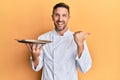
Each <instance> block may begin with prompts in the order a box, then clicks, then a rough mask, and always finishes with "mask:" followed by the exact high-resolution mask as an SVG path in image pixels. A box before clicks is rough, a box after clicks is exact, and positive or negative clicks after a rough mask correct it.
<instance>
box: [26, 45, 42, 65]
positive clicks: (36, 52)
mask: <svg viewBox="0 0 120 80" xmlns="http://www.w3.org/2000/svg"><path fill="white" fill-rule="evenodd" d="M26 46H27V48H28V49H29V51H30V54H31V56H32V60H33V63H34V66H37V65H38V63H39V56H40V52H41V50H42V48H43V46H44V44H42V45H41V46H39V45H38V44H33V43H27V44H26Z"/></svg>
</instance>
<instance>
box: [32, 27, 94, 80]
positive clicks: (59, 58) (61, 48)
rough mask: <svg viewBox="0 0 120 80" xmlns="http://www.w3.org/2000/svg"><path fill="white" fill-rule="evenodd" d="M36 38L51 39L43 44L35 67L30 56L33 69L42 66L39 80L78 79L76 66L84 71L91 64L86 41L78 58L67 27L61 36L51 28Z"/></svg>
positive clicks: (37, 69) (38, 68)
mask: <svg viewBox="0 0 120 80" xmlns="http://www.w3.org/2000/svg"><path fill="white" fill-rule="evenodd" d="M38 39H40V40H50V41H52V42H51V43H47V44H45V45H44V47H43V49H42V51H41V53H40V56H39V64H38V66H37V67H36V68H34V65H33V62H32V58H31V64H32V68H33V70H35V71H39V70H40V69H41V68H43V70H42V78H41V80H78V75H77V68H79V69H80V70H81V71H82V72H83V73H86V72H87V71H88V70H89V69H90V67H91V66H92V60H91V56H90V53H89V50H88V47H87V45H86V42H84V50H83V52H82V55H81V57H80V58H78V55H77V54H78V53H77V45H76V43H75V41H74V37H73V32H71V31H70V30H69V29H68V30H67V31H66V32H65V33H64V35H63V36H60V35H59V34H58V33H57V32H56V31H55V30H52V31H50V32H47V33H45V34H43V35H41V36H39V37H38Z"/></svg>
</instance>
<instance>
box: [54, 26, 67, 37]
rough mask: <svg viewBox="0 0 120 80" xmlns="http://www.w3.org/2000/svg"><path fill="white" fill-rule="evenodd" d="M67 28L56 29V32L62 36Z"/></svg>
mask: <svg viewBox="0 0 120 80" xmlns="http://www.w3.org/2000/svg"><path fill="white" fill-rule="evenodd" d="M67 30H68V28H67V27H66V28H65V29H64V30H62V31H58V30H56V32H57V33H58V34H59V35H60V36H63V35H64V33H65V32H66V31H67Z"/></svg>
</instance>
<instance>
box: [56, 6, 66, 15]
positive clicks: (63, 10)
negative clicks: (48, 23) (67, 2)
mask: <svg viewBox="0 0 120 80" xmlns="http://www.w3.org/2000/svg"><path fill="white" fill-rule="evenodd" d="M55 13H59V14H68V10H67V9H66V8H64V7H58V8H56V9H55V10H54V14H55Z"/></svg>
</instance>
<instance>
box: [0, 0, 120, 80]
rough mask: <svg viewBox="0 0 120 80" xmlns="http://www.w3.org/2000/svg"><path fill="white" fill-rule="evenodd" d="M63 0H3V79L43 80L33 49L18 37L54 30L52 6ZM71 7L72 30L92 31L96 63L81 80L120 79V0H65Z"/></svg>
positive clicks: (0, 43)
mask: <svg viewBox="0 0 120 80" xmlns="http://www.w3.org/2000/svg"><path fill="white" fill-rule="evenodd" d="M57 2H59V0H0V80H40V75H41V72H34V71H33V70H32V68H31V66H30V62H29V52H28V50H27V48H26V46H25V45H24V44H20V43H18V42H16V41H15V40H14V39H37V36H39V35H40V34H42V33H44V32H47V31H49V30H52V29H53V28H54V27H53V22H52V19H51V13H52V7H53V5H54V4H56V3H57ZM62 2H65V3H67V4H69V5H70V7H71V18H70V21H69V24H68V25H69V27H70V29H71V30H72V31H78V30H82V31H85V32H91V35H90V36H89V37H88V39H87V43H88V46H89V49H90V52H91V56H92V60H93V66H92V68H91V70H90V71H89V72H87V73H86V74H82V73H81V72H80V71H78V74H79V80H120V1H119V0H62Z"/></svg>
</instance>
